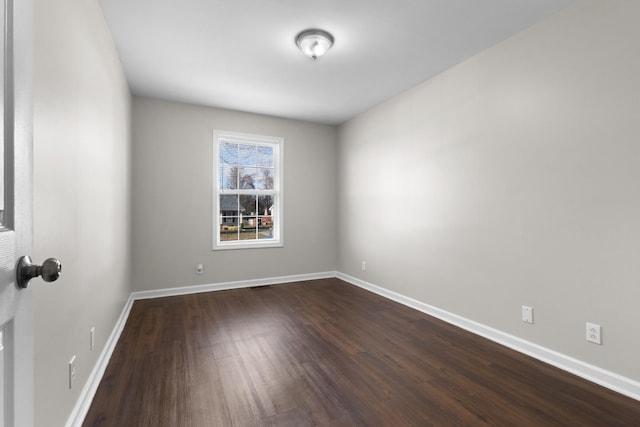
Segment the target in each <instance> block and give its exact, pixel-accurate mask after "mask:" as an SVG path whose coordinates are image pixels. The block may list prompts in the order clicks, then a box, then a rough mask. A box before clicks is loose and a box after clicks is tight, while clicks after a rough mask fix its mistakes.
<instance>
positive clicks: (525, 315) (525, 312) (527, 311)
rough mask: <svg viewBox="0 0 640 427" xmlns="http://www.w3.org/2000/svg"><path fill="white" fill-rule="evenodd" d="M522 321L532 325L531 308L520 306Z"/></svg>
mask: <svg viewBox="0 0 640 427" xmlns="http://www.w3.org/2000/svg"><path fill="white" fill-rule="evenodd" d="M522 321H523V322H525V323H531V324H533V307H527V306H526V305H523V306H522Z"/></svg>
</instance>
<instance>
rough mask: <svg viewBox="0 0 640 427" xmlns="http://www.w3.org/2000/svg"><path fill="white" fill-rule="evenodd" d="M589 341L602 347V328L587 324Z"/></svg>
mask: <svg viewBox="0 0 640 427" xmlns="http://www.w3.org/2000/svg"><path fill="white" fill-rule="evenodd" d="M587 341H589V342H592V343H594V344H599V345H602V326H600V325H596V324H595V323H589V322H587Z"/></svg>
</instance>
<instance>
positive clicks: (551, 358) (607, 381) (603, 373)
mask: <svg viewBox="0 0 640 427" xmlns="http://www.w3.org/2000/svg"><path fill="white" fill-rule="evenodd" d="M336 277H337V278H339V279H341V280H344V281H345V282H348V283H351V284H352V285H355V286H358V287H360V288H362V289H365V290H368V291H370V292H373V293H375V294H378V295H380V296H383V297H385V298H388V299H390V300H393V301H395V302H398V303H400V304H403V305H406V306H407V307H411V308H413V309H415V310H418V311H421V312H423V313H426V314H428V315H430V316H433V317H437V318H438V319H440V320H443V321H445V322H447V323H450V324H452V325H455V326H458V327H460V328H462V329H465V330H467V331H469V332H473V333H474V334H477V335H480V336H482V337H484V338H487V339H489V340H491V341H494V342H496V343H498V344H502V345H504V346H506V347H509V348H511V349H513V350H516V351H518V352H520V353H524V354H526V355H528V356H531V357H533V358H535V359H538V360H540V361H542V362H545V363H548V364H550V365H552V366H555V367H557V368H560V369H562V370H564V371H567V372H570V373H572V374H574V375H577V376H579V377H582V378H584V379H586V380H588V381H591V382H594V383H596V384H599V385H601V386H603V387H606V388H609V389H611V390H613V391H616V392H618V393H620V394H623V395H625V396H628V397H631V398H632V399H636V400H640V382H638V381H635V380H632V379H630V378H627V377H624V376H622V375H619V374H616V373H615V372H611V371H607V370H605V369H602V368H599V367H597V366H594V365H591V364H588V363H586V362H583V361H581V360H578V359H575V358H573V357H570V356H567V355H565V354H562V353H558V352H557V351H554V350H551V349H548V348H546V347H542V346H540V345H538V344H534V343H532V342H529V341H526V340H523V339H522V338H518V337H516V336H513V335H511V334H507V333H505V332H502V331H500V330H497V329H494V328H491V327H489V326H486V325H483V324H481V323H478V322H475V321H473V320H469V319H467V318H464V317H462V316H458V315H457V314H453V313H450V312H448V311H445V310H442V309H439V308H437V307H434V306H432V305H429V304H425V303H423V302H421V301H418V300H415V299H413V298H409V297H407V296H404V295H402V294H399V293H396V292H393V291H390V290H388V289H385V288H381V287H379V286H376V285H374V284H371V283H369V282H366V281H364V280H361V279H358V278H356V277H353V276H349V275H347V274H344V273H340V272H338V273H337V275H336Z"/></svg>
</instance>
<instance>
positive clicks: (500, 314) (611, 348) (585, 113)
mask: <svg viewBox="0 0 640 427" xmlns="http://www.w3.org/2000/svg"><path fill="white" fill-rule="evenodd" d="M639 19H640V2H637V1H621V0H616V1H613V0H612V1H579V2H578V3H577V4H575V5H574V6H572V7H570V8H568V9H566V10H564V11H562V12H560V13H559V14H557V15H555V16H553V17H551V18H549V19H547V20H546V21H543V22H542V23H540V24H538V25H535V26H534V27H531V28H530V29H528V30H526V31H524V32H523V33H520V34H519V35H517V36H515V37H513V38H511V39H509V40H507V41H505V42H503V43H501V44H499V45H497V46H495V47H493V48H490V49H488V50H486V51H485V52H482V53H481V54H479V55H477V56H475V57H473V58H471V59H470V60H467V61H465V62H463V63H461V64H459V65H458V66H456V67H453V68H452V69H450V70H448V71H446V72H444V73H443V74H441V75H439V76H437V77H435V78H433V79H431V80H429V81H426V82H424V83H423V84H421V85H419V86H417V87H415V88H413V89H412V90H409V91H407V92H405V93H402V94H400V95H398V96H396V97H394V98H393V99H390V100H388V101H387V102H385V103H383V104H381V105H379V106H377V107H376V108H374V109H372V110H371V111H368V112H367V113H365V114H362V115H361V116H359V117H357V118H355V119H353V120H351V121H349V122H348V123H346V124H344V125H343V126H341V128H340V129H339V156H338V157H339V182H340V184H341V185H340V196H339V203H338V204H339V206H340V214H339V224H340V225H341V227H340V233H339V247H340V259H339V270H340V271H341V272H344V273H346V274H349V275H352V276H355V277H357V278H360V279H362V280H365V281H368V282H370V283H373V284H376V285H379V286H382V287H384V288H387V289H389V290H392V291H395V292H398V293H400V294H404V295H406V296H409V297H413V298H415V299H417V300H419V301H422V302H425V303H428V304H431V305H433V306H436V307H438V308H441V309H444V310H447V311H449V312H452V313H455V314H458V315H460V316H464V317H466V318H468V319H472V320H475V321H476V322H480V323H482V324H485V325H488V326H491V327H494V328H496V329H499V330H501V331H504V332H507V333H509V334H513V335H516V336H518V337H521V338H523V339H525V340H528V341H532V342H534V343H537V344H540V345H542V346H544V347H547V348H550V349H553V350H556V351H558V352H561V353H564V354H566V355H569V356H573V357H575V358H578V359H581V360H583V361H585V362H587V363H590V364H593V365H596V366H599V367H602V368H604V369H607V370H610V371H613V372H616V373H619V374H622V375H624V376H626V377H628V378H631V379H634V380H640V364H639V363H638V356H639V355H640V340H639V339H638V333H637V327H638V325H639V324H640V314H639V313H640V311H639V310H638V303H639V302H640V268H638V266H639V265H640V264H639V260H640V220H639V218H640V187H639V182H640V163H639V160H640V127H639V126H638V119H639V113H640V43H639V40H640V26H639V25H638V20H639ZM362 260H366V261H367V271H365V272H363V271H361V270H360V265H361V261H362ZM523 304H524V305H530V306H533V307H534V310H535V324H534V325H527V324H524V323H522V322H521V320H520V315H521V314H520V307H521V305H523ZM586 321H590V322H595V323H599V324H601V325H602V326H603V340H604V344H603V345H602V346H598V345H594V344H590V343H587V342H586V341H585V322H586Z"/></svg>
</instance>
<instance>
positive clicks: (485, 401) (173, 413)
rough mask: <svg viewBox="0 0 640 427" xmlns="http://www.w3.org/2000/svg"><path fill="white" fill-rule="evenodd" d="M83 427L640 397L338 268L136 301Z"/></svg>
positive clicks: (410, 420)
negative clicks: (384, 292)
mask: <svg viewBox="0 0 640 427" xmlns="http://www.w3.org/2000/svg"><path fill="white" fill-rule="evenodd" d="M83 425H84V426H154V427H158V426H171V427H177V426H185V427H186V426H194V427H195V426H294V427H301V426H329V425H330V426H353V425H355V426H394V427H395V426H639V425H640V402H638V401H635V400H633V399H630V398H627V397H625V396H622V395H619V394H616V393H614V392H612V391H610V390H607V389H605V388H603V387H600V386H598V385H595V384H592V383H589V382H587V381H585V380H582V379H580V378H578V377H575V376H572V375H570V374H568V373H566V372H563V371H561V370H559V369H556V368H554V367H551V366H549V365H546V364H544V363H541V362H539V361H537V360H534V359H532V358H529V357H527V356H524V355H522V354H519V353H517V352H515V351H512V350H510V349H507V348H505V347H502V346H500V345H498V344H495V343H493V342H491V341H488V340H486V339H483V338H481V337H478V336H476V335H473V334H471V333H469V332H466V331H464V330H462V329H459V328H456V327H454V326H451V325H449V324H447V323H444V322H442V321H440V320H437V319H434V318H432V317H430V316H427V315H425V314H423V313H420V312H417V311H414V310H412V309H409V308H406V307H404V306H402V305H400V304H397V303H394V302H392V301H389V300H386V299H384V298H382V297H379V296H377V295H374V294H372V293H369V292H366V291H364V290H362V289H359V288H357V287H354V286H351V285H348V284H346V283H345V282H342V281H340V280H338V279H326V280H318V281H312V282H302V283H291V284H286V285H277V286H272V287H265V288H261V289H240V290H232V291H222V292H211V293H203V294H196V295H188V296H179V297H168V298H158V299H153V300H144V301H137V302H136V303H135V304H134V306H133V308H132V311H131V314H130V316H129V319H128V321H127V324H126V326H125V328H124V331H123V333H122V335H121V337H120V340H119V342H118V344H117V346H116V349H115V351H114V354H113V356H112V358H111V362H110V363H109V366H108V368H107V370H106V372H105V375H104V378H103V379H102V382H101V384H100V387H99V388H98V391H97V393H96V396H95V398H94V401H93V403H92V405H91V408H90V410H89V412H88V414H87V417H86V419H85V422H84V424H83Z"/></svg>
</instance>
